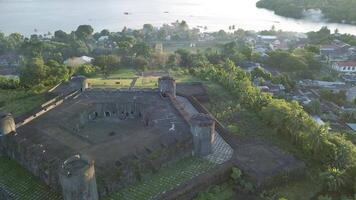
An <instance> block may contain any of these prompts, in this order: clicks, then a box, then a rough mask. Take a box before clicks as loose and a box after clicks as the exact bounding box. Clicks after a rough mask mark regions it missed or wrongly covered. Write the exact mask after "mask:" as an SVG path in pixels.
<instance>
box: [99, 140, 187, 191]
mask: <svg viewBox="0 0 356 200" xmlns="http://www.w3.org/2000/svg"><path fill="white" fill-rule="evenodd" d="M192 146H193V144H192V140H191V139H189V140H176V141H170V142H169V141H167V143H160V144H156V145H155V146H151V147H148V148H146V149H145V151H144V152H137V153H136V154H133V155H131V156H128V157H125V158H123V159H121V160H119V161H117V162H116V169H110V170H112V171H116V172H117V173H116V177H110V179H101V177H100V174H98V173H97V176H98V177H99V178H98V179H100V183H98V186H99V188H98V190H99V194H100V196H104V195H106V194H109V193H111V192H114V191H117V190H119V189H122V188H124V187H126V186H128V185H130V184H133V183H135V182H136V181H139V180H140V179H141V178H142V177H143V176H145V174H149V173H156V172H158V170H159V169H160V168H161V167H162V166H163V165H167V164H168V163H171V162H175V161H177V160H180V159H182V158H184V157H188V156H191V155H192V148H193V147H192Z"/></svg>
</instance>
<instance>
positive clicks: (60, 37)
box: [54, 30, 69, 42]
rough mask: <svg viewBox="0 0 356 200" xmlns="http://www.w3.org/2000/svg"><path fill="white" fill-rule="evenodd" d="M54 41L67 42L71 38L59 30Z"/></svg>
mask: <svg viewBox="0 0 356 200" xmlns="http://www.w3.org/2000/svg"><path fill="white" fill-rule="evenodd" d="M54 39H55V40H56V41H58V42H67V41H68V39H69V36H68V35H67V33H66V32H64V31H62V30H58V31H56V32H54Z"/></svg>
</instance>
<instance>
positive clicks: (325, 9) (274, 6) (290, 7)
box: [257, 0, 356, 24]
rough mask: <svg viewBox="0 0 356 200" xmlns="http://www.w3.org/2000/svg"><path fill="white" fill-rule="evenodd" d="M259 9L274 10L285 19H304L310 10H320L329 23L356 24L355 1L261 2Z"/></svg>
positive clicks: (291, 0) (276, 0)
mask: <svg viewBox="0 0 356 200" xmlns="http://www.w3.org/2000/svg"><path fill="white" fill-rule="evenodd" d="M257 7H259V8H266V9H269V10H273V11H274V12H275V13H276V14H278V15H282V16H285V17H292V18H298V19H299V18H303V17H304V14H303V12H304V11H305V10H308V9H320V10H321V11H322V13H323V14H324V15H325V17H326V18H327V19H329V21H332V22H339V23H341V22H346V23H353V24H354V23H356V12H355V10H356V2H355V1H354V0H334V1H329V0H303V1H300V0H260V1H259V2H257Z"/></svg>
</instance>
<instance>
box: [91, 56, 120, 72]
mask: <svg viewBox="0 0 356 200" xmlns="http://www.w3.org/2000/svg"><path fill="white" fill-rule="evenodd" d="M119 61H120V60H119V58H118V57H117V56H115V55H108V56H106V55H102V56H98V57H96V58H95V59H94V65H96V66H98V67H99V69H100V70H101V72H102V73H103V75H104V77H108V76H109V74H110V72H111V71H112V70H113V69H114V68H115V67H116V66H118V64H119Z"/></svg>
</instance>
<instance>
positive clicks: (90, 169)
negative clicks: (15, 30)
mask: <svg viewBox="0 0 356 200" xmlns="http://www.w3.org/2000/svg"><path fill="white" fill-rule="evenodd" d="M59 181H60V183H61V186H62V190H63V192H62V194H63V198H64V200H98V199H99V197H98V191H97V186H96V179H95V170H94V161H92V160H90V159H89V158H87V157H85V156H83V155H75V156H73V157H71V158H69V159H67V160H66V161H64V163H63V165H62V167H61V170H60V172H59Z"/></svg>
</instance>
